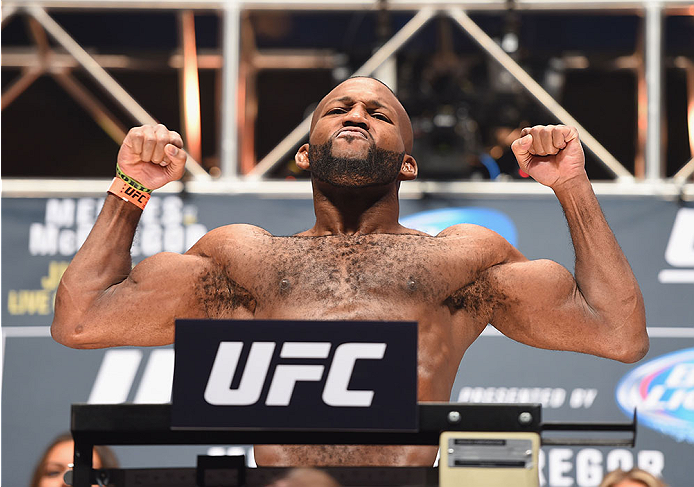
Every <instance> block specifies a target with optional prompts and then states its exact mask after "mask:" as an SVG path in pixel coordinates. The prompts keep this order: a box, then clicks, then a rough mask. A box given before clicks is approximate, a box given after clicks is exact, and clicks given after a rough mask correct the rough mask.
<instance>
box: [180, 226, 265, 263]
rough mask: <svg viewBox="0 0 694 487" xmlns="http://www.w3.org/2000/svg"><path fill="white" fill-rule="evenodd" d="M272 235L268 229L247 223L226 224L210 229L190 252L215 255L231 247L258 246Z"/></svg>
mask: <svg viewBox="0 0 694 487" xmlns="http://www.w3.org/2000/svg"><path fill="white" fill-rule="evenodd" d="M270 237H272V234H271V233H270V232H268V231H267V230H265V229H263V228H260V227H257V226H255V225H249V224H245V223H235V224H232V225H224V226H222V227H217V228H215V229H213V230H210V231H209V232H207V233H206V234H205V235H203V236H202V238H200V240H198V242H197V243H196V244H195V245H194V246H193V247H192V248H191V249H190V251H189V253H193V254H203V255H209V256H212V255H215V254H219V253H225V252H226V251H227V250H228V249H230V248H239V247H242V246H250V247H256V248H257V246H258V245H260V244H261V241H262V240H265V239H268V238H270Z"/></svg>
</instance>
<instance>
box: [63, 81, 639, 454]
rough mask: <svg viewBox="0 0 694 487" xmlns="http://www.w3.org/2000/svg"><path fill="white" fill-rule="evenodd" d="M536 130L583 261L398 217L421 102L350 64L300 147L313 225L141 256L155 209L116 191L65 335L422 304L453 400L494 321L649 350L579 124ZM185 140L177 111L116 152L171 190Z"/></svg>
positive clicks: (428, 338)
mask: <svg viewBox="0 0 694 487" xmlns="http://www.w3.org/2000/svg"><path fill="white" fill-rule="evenodd" d="M521 135H522V137H521V138H519V139H518V140H516V141H515V142H513V145H512V149H513V152H514V153H515V155H516V158H517V159H518V162H519V164H520V167H521V168H522V169H523V170H524V171H525V172H526V173H528V174H530V175H531V176H532V177H533V178H535V179H536V180H537V181H539V182H540V183H542V184H544V185H547V186H549V187H551V188H552V189H553V190H554V192H555V194H556V196H557V198H558V199H559V202H560V203H561V205H562V207H563V209H564V212H565V214H566V219H567V221H568V223H569V228H570V231H571V238H572V240H573V245H574V247H575V253H576V266H575V278H574V276H572V275H571V273H570V272H569V271H567V270H566V269H565V268H564V267H562V266H561V265H559V264H557V263H555V262H552V261H549V260H535V261H530V260H528V259H526V258H525V257H524V256H523V255H522V254H521V253H520V252H519V251H518V250H517V249H515V248H514V247H513V246H511V245H510V244H509V243H508V242H507V241H506V240H505V239H503V238H502V237H501V236H499V235H498V234H496V233H495V232H493V231H490V230H487V229H486V228H482V227H479V226H475V225H456V226H453V227H450V228H448V229H446V230H444V231H443V232H441V233H440V234H439V235H437V236H435V237H432V236H429V235H426V234H423V233H422V232H418V231H415V230H411V229H409V228H405V227H403V226H402V225H400V224H399V223H398V211H399V205H398V188H399V185H400V182H401V181H405V180H411V179H414V178H415V177H416V175H417V163H416V162H415V160H414V158H413V157H412V156H411V155H410V154H411V150H412V128H411V125H410V121H409V117H408V115H407V113H406V112H405V109H404V108H403V107H402V105H401V104H400V102H399V101H398V100H397V98H396V97H395V95H393V93H392V92H391V91H390V90H389V89H388V88H387V87H386V86H384V85H383V84H381V83H380V82H378V81H375V80H373V79H370V78H352V79H349V80H347V81H345V82H343V83H342V84H340V85H338V86H337V87H336V88H335V89H334V90H332V91H331V92H330V93H329V94H328V95H327V96H326V97H325V98H323V100H322V101H321V102H320V104H319V105H318V108H317V109H316V112H315V115H314V117H313V121H312V124H311V134H310V138H309V144H306V145H303V146H302V147H301V148H300V149H299V150H298V152H297V154H296V163H297V165H298V166H299V167H301V168H302V169H305V170H307V171H311V176H312V184H313V195H314V196H313V198H314V206H315V213H316V223H315V225H314V226H313V228H311V229H309V230H307V231H305V232H302V233H299V234H297V235H295V236H292V237H274V236H272V235H271V234H270V233H268V232H266V231H265V230H263V229H261V228H258V227H255V226H251V225H228V226H224V227H221V228H217V229H215V230H212V231H210V232H209V233H208V234H207V235H205V236H204V237H203V238H201V239H200V241H199V242H197V243H196V244H195V245H194V246H193V247H192V248H191V249H190V250H189V251H188V252H186V253H185V254H184V255H179V254H172V253H161V254H157V255H154V256H152V257H150V258H147V259H145V260H143V261H142V262H140V263H139V264H138V265H137V266H135V267H134V268H132V269H131V258H130V246H131V243H132V239H133V235H134V233H135V227H136V226H137V223H138V221H139V219H140V214H141V210H140V209H139V208H138V207H136V206H135V205H134V204H132V203H130V202H128V201H123V200H122V199H120V198H118V197H116V196H114V195H112V194H109V195H108V196H107V198H106V202H105V204H104V207H103V210H102V211H101V214H100V215H99V217H98V219H97V221H96V224H95V225H94V228H93V230H92V231H91V233H90V235H89V237H88V238H87V240H86V242H85V243H84V245H83V246H82V248H81V249H80V251H79V252H78V253H77V255H76V256H75V258H74V259H73V261H72V263H71V264H70V266H69V268H68V269H67V271H66V272H65V274H64V275H63V278H62V281H61V283H60V286H59V288H58V294H57V296H56V308H55V318H54V321H53V326H52V334H53V337H54V338H55V339H56V340H57V341H58V342H60V343H62V344H65V345H67V346H70V347H75V348H101V347H113V346H121V345H134V346H154V345H165V344H169V343H172V342H173V339H174V320H175V319H177V318H225V319H250V318H258V319H289V320H291V319H298V320H305V319H316V320H412V321H417V322H418V323H419V365H418V387H419V400H420V401H448V400H449V397H450V393H451V387H452V385H453V380H454V378H455V375H456V372H457V370H458V366H459V364H460V361H461V359H462V358H463V353H464V352H465V351H466V350H467V348H468V347H469V346H470V344H471V343H472V342H473V341H474V340H475V339H476V338H477V337H478V336H479V335H480V333H481V332H482V330H484V328H485V326H486V325H487V323H491V324H492V325H493V326H495V327H496V328H497V329H498V330H500V331H501V332H502V333H504V334H505V335H506V336H508V337H510V338H512V339H514V340H517V341H519V342H522V343H525V344H528V345H532V346H534V347H540V348H546V349H556V350H571V351H576V352H583V353H589V354H593V355H597V356H600V357H607V358H611V359H615V360H619V361H623V362H635V361H637V360H639V359H640V358H641V357H643V356H644V355H645V353H646V351H647V350H648V336H647V334H646V326H645V315H644V305H643V298H642V296H641V292H640V290H639V286H638V284H637V282H636V279H635V278H634V275H633V274H632V271H631V269H630V267H629V264H628V262H627V260H626V258H625V257H624V255H623V253H622V251H621V249H620V248H619V245H618V244H617V241H616V240H615V238H614V235H613V234H612V232H611V231H610V229H609V227H608V225H607V223H606V221H605V218H604V216H603V214H602V212H601V210H600V207H599V205H598V201H597V199H596V198H595V195H594V194H593V191H592V188H591V185H590V182H589V180H588V178H587V176H586V172H585V169H584V155H583V150H582V148H581V144H580V142H579V140H578V134H577V132H576V129H574V128H571V127H565V126H536V127H532V128H526V129H524V130H523V131H522V133H521ZM182 146H183V144H182V141H181V137H180V136H179V135H178V134H177V133H175V132H170V131H169V130H168V129H167V128H166V127H164V126H163V125H158V126H156V127H147V126H145V127H139V128H134V129H132V130H131V131H130V132H129V133H128V135H127V136H126V138H125V140H124V142H123V145H122V147H121V149H120V152H119V154H118V165H119V166H120V168H121V170H122V171H123V172H124V173H125V174H126V175H128V176H130V177H131V178H133V179H135V180H136V181H138V182H140V183H141V184H142V185H144V186H145V187H148V188H151V189H157V188H160V187H162V186H163V185H165V184H166V183H168V182H169V181H173V180H176V179H178V178H180V177H181V176H182V174H183V170H184V163H185V160H186V154H185V152H184V151H183V149H182ZM200 332H201V333H204V332H205V331H204V330H200ZM490 359H493V358H490ZM255 456H256V461H257V462H258V464H259V465H337V464H347V463H350V464H355V465H429V466H430V465H432V463H433V461H434V459H435V456H436V447H415V446H408V447H401V446H356V445H345V446H340V445H333V446H306V445H287V446H278V445H259V446H257V447H256V450H255Z"/></svg>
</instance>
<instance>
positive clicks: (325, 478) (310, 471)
mask: <svg viewBox="0 0 694 487" xmlns="http://www.w3.org/2000/svg"><path fill="white" fill-rule="evenodd" d="M267 487H340V484H338V483H337V481H336V480H335V479H334V478H332V477H331V476H330V475H328V474H327V473H325V472H323V471H322V470H318V469H315V468H293V469H291V470H290V471H289V473H288V474H287V475H284V476H282V477H280V478H278V479H275V481H274V482H272V483H271V484H268V485H267Z"/></svg>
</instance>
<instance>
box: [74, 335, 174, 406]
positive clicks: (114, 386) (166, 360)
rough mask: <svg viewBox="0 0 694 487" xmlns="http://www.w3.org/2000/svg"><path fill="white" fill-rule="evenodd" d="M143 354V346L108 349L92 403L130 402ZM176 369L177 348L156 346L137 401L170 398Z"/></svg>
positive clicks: (135, 397) (144, 401) (148, 402)
mask: <svg viewBox="0 0 694 487" xmlns="http://www.w3.org/2000/svg"><path fill="white" fill-rule="evenodd" d="M142 355H143V352H142V350H135V349H133V350H107V351H106V353H105V354H104V358H103V360H102V362H101V367H100V368H99V372H98V373H97V375H96V380H95V381H94V386H93V387H92V391H91V393H90V394H89V400H88V402H89V404H120V403H123V402H126V401H127V400H128V397H129V396H130V394H131V391H132V389H133V385H134V384H135V378H136V376H137V372H138V371H139V369H140V363H141V362H142ZM173 371H174V351H173V349H172V348H164V349H154V350H152V351H151V353H150V354H149V359H148V360H147V364H146V366H145V369H144V372H143V373H142V377H141V379H140V380H139V386H138V387H137V390H136V392H135V396H134V397H133V399H132V401H133V402H134V403H137V404H164V403H167V402H169V401H170V400H171V387H172V384H173Z"/></svg>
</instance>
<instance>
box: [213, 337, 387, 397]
mask: <svg viewBox="0 0 694 487" xmlns="http://www.w3.org/2000/svg"><path fill="white" fill-rule="evenodd" d="M330 349H331V344H330V343H329V342H286V343H284V344H283V346H282V350H281V352H280V358H290V359H327V358H328V355H329V354H330ZM242 350H243V342H221V343H220V344H219V348H218V349H217V355H216V356H215V360H214V364H213V365H212V372H211V373H210V377H209V380H208V382H207V387H206V388H205V395H204V397H205V401H207V402H208V403H210V404H212V405H214V406H250V405H252V404H255V403H257V402H258V401H259V399H260V396H261V393H262V391H263V387H264V385H265V382H266V380H267V379H268V376H269V374H268V372H269V370H270V362H271V361H272V355H273V353H274V351H275V343H274V342H255V343H253V344H252V345H251V348H250V352H249V354H248V361H247V363H246V366H245V369H244V371H243V374H242V375H241V381H240V383H239V385H238V387H236V388H231V383H232V380H233V378H234V375H235V373H236V369H237V366H238V362H239V358H240V356H241V351H242ZM385 351H386V344H385V343H343V344H341V345H339V346H338V347H337V348H336V349H335V355H334V357H333V361H332V365H331V366H330V369H329V371H328V375H327V379H326V382H325V387H324V388H323V395H322V399H323V402H325V404H327V405H329V406H335V407H344V406H348V407H369V406H371V402H372V401H373V396H374V391H369V390H364V391H359V390H348V389H347V386H348V385H349V380H350V378H351V377H352V371H353V370H354V366H355V364H356V362H357V360H380V359H382V358H383V355H384V354H385ZM324 370H325V366H323V365H320V364H311V365H309V364H279V365H277V366H276V367H275V370H274V374H272V379H271V382H270V389H269V391H268V394H267V398H266V399H265V404H266V405H267V406H288V405H289V403H290V402H291V398H292V393H293V392H294V386H295V385H296V383H297V382H299V381H320V380H321V379H322V377H323V372H324Z"/></svg>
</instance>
